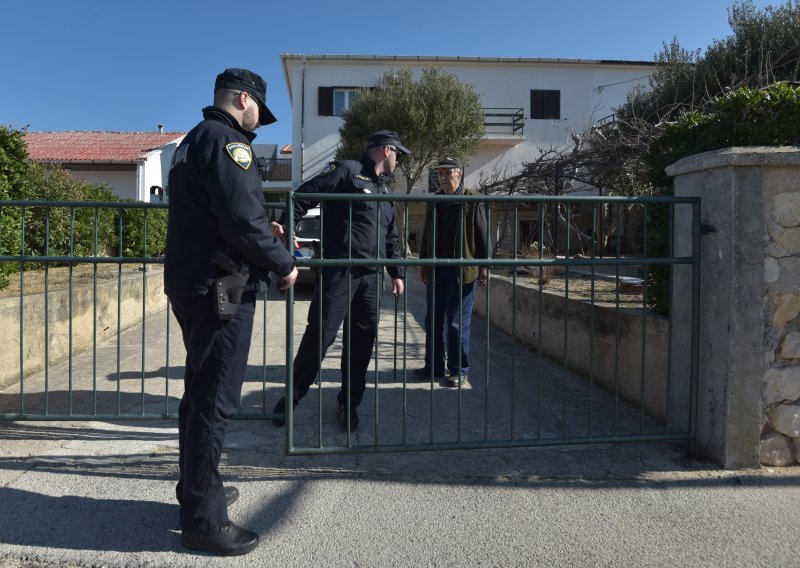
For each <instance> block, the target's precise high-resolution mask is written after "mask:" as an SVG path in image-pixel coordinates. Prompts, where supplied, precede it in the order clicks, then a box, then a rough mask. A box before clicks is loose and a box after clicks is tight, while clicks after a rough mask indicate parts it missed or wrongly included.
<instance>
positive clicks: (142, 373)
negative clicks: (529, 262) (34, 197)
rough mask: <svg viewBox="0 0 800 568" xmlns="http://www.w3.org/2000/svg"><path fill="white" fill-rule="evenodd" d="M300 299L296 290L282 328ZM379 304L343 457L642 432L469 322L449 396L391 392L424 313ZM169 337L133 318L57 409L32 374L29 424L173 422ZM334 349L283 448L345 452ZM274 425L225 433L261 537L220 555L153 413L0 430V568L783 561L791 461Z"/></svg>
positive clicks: (577, 384)
mask: <svg viewBox="0 0 800 568" xmlns="http://www.w3.org/2000/svg"><path fill="white" fill-rule="evenodd" d="M307 300H308V293H307V292H305V293H302V292H299V293H298V299H297V302H296V310H297V314H296V316H295V318H296V322H295V323H296V324H299V323H302V322H303V319H302V313H303V310H304V309H305V308H306V307H307ZM382 302H383V307H384V309H385V311H384V313H383V315H382V319H381V326H382V330H381V332H380V336H379V349H378V363H377V365H376V370H375V372H374V373H372V374H371V379H370V380H374V381H375V383H376V384H378V385H379V388H378V389H375V388H374V386H373V387H370V389H369V393H368V396H367V398H366V399H365V402H364V404H362V408H361V409H360V411H361V412H360V414H361V418H362V427H361V428H360V429H359V431H358V432H357V433H355V434H354V435H353V436H352V438H351V444H353V445H367V446H369V445H371V444H374V443H376V440H377V442H378V443H380V444H400V443H402V442H403V439H404V438H403V436H404V435H405V440H406V441H407V442H408V443H419V444H422V443H427V442H430V441H431V438H433V440H434V441H435V442H441V443H447V442H454V441H457V440H459V439H460V440H462V441H472V442H476V443H477V442H480V441H481V440H484V439H490V440H494V439H503V438H507V437H508V436H509V435H513V437H514V439H519V440H524V439H527V438H531V437H534V436H537V435H538V436H541V437H543V438H547V437H560V436H562V435H568V436H569V435H575V436H580V435H585V434H586V432H587V431H588V428H589V425H590V424H589V418H588V415H587V412H586V411H587V409H588V408H591V409H592V418H591V428H592V430H591V432H592V433H593V434H595V435H598V434H604V433H608V431H609V430H608V429H609V428H611V427H612V426H611V425H613V424H616V427H617V430H618V431H622V432H626V431H629V430H630V431H631V432H633V431H635V430H636V429H637V428H641V429H642V430H643V431H644V432H650V431H653V432H655V431H656V430H657V428H658V425H657V424H656V423H654V422H652V421H650V420H649V419H647V418H646V417H641V416H640V415H639V414H638V412H637V409H635V408H627V407H625V408H619V406H620V405H615V404H614V401H613V399H611V398H610V397H609V396H608V394H607V393H602V392H595V391H592V390H590V389H587V387H586V385H585V383H584V382H582V381H581V380H580V379H578V378H577V377H573V376H571V375H570V374H569V373H566V372H565V370H564V369H563V368H562V367H560V366H558V365H555V364H553V363H550V362H546V361H544V362H542V363H541V366H539V361H538V359H537V356H536V354H535V353H530V352H526V351H524V350H519V349H517V348H516V347H515V346H514V345H513V342H511V341H510V340H509V339H508V338H504V337H502V336H500V335H499V334H496V333H495V332H493V331H492V332H489V333H488V337H489V339H490V341H489V345H490V348H489V349H488V350H486V353H487V354H488V353H489V352H490V353H491V356H489V357H484V356H483V355H482V351H481V350H482V349H484V347H483V346H484V345H485V343H486V340H487V330H486V329H485V327H484V326H483V324H482V322H475V327H476V339H475V341H474V343H473V352H476V353H477V354H478V355H477V356H476V357H475V358H474V362H473V372H472V373H471V375H472V382H471V387H470V388H469V389H464V390H463V391H461V393H460V394H459V392H458V391H457V390H453V389H447V388H444V387H442V386H440V385H438V384H430V383H421V384H413V385H408V388H405V389H404V388H402V385H403V382H402V357H403V351H405V354H406V357H407V358H408V363H407V367H408V368H409V369H411V368H414V367H416V366H418V365H419V363H420V357H421V353H420V346H421V327H420V325H419V324H420V321H421V316H422V314H423V306H422V304H421V302H420V297H419V294H418V293H415V292H414V286H413V285H412V289H411V294H410V297H409V306H410V307H409V316H408V326H407V327H406V330H405V335H403V333H402V330H401V332H400V338H399V339H398V341H397V342H395V340H394V329H393V323H392V322H393V317H394V314H393V310H394V303H393V300H392V297H391V296H390V295H388V294H384V296H383V298H382ZM267 306H268V307H267V310H266V324H264V322H263V321H261V322H259V323H257V325H256V330H257V332H256V335H255V337H254V340H253V349H252V351H251V357H250V365H251V366H250V368H249V370H248V377H247V383H246V388H245V390H244V393H243V404H242V406H243V411H255V412H259V411H263V410H266V411H269V409H270V408H271V407H272V405H273V404H274V401H275V400H276V399H277V397H278V396H279V395H280V390H281V385H282V380H283V375H282V372H283V368H282V364H283V357H284V356H285V345H284V343H283V329H284V324H283V319H282V317H283V312H282V310H283V308H282V306H283V304H282V303H281V302H280V301H279V297H278V296H277V295H273V296H272V297H271V301H270V302H267ZM401 312H402V305H401ZM262 316H263V312H262ZM169 325H170V327H169V332H167V318H166V317H164V316H163V315H162V316H157V317H156V318H151V320H148V322H147V325H146V326H145V330H144V333H143V332H142V330H141V329H134V330H129V331H127V332H125V333H124V334H123V336H122V337H121V338H120V342H119V344H117V343H116V341H113V342H110V343H108V344H103V345H102V346H99V348H98V356H97V357H96V358H93V357H88V356H87V354H82V355H80V356H78V357H76V360H75V361H74V362H73V365H72V366H73V377H72V384H73V395H72V396H71V397H70V396H67V395H65V394H63V391H64V385H65V384H67V379H65V376H66V375H68V373H66V372H65V368H66V365H67V364H66V363H64V364H58V365H53V366H52V368H51V369H50V370H49V373H48V376H47V381H48V385H49V388H50V390H51V394H49V395H48V396H47V397H46V398H47V400H46V404H47V407H48V409H49V410H50V412H61V411H63V410H64V409H69V408H71V409H72V410H73V412H78V413H80V412H84V411H86V409H91V408H93V406H96V407H98V411H99V412H100V413H106V412H110V411H111V410H114V409H116V408H119V409H122V411H123V412H137V411H142V410H144V411H146V412H155V413H160V412H162V411H163V410H164V409H165V408H166V409H169V410H170V411H174V409H175V408H176V405H177V400H178V397H179V396H180V377H181V374H182V360H183V353H182V350H181V349H180V341H179V340H177V339H176V337H178V336H177V335H176V334H177V333H178V329H177V326H175V324H174V320H173V321H172V322H171V323H170V324H169ZM295 329H296V330H297V333H296V334H295V337H296V338H295V342H297V341H298V340H299V333H300V331H301V329H302V326H301V325H295ZM168 335H169V336H170V337H172V340H171V341H170V342H169V345H170V347H169V350H168V352H167V350H166V349H165V345H166V343H167V342H166V338H167V336H168ZM143 338H144V340H143ZM142 342H144V344H145V345H146V346H147V349H146V350H144V354H143V351H142V349H141V348H140V347H139V346H141V345H142ZM396 344H399V346H400V351H399V353H398V352H395V345H396ZM265 346H266V348H265ZM476 346H477V347H476ZM295 347H296V343H295ZM337 349H338V348H335V349H332V351H331V353H330V354H329V357H328V359H326V366H325V369H324V370H323V381H322V384H321V386H320V387H319V388H318V389H315V390H314V391H312V394H311V395H310V396H309V397H308V398H307V399H304V400H303V401H302V403H301V405H300V406H299V407H298V409H297V412H296V414H295V441H294V442H295V447H300V446H306V445H307V446H314V445H318V444H319V443H320V440H321V441H322V443H323V445H325V446H326V447H328V446H330V445H337V444H342V445H346V444H347V438H346V435H345V434H344V433H342V432H341V431H340V430H339V429H338V427H337V426H336V424H335V409H334V403H333V397H334V396H335V393H336V390H337V386H336V382H337V380H338V372H337V368H338V353H339V352H338V351H337ZM87 357H88V358H87ZM395 357H399V358H400V361H401V363H400V366H399V367H400V371H399V372H395V365H394V360H395ZM117 361H119V364H118V363H117ZM487 367H488V369H489V372H488V373H486V370H485V369H486V368H487ZM512 367H513V370H514V372H512ZM93 368H94V369H96V371H94V372H93V371H92V369H93ZM534 370H536V371H535V372H534ZM487 375H488V380H487V378H486V377H487ZM44 380H45V378H44V376H42V377H33V378H31V379H30V380H29V381H28V380H26V384H25V389H24V390H25V393H26V394H25V397H24V398H25V403H26V410H27V411H29V412H31V413H32V412H34V411H35V410H36V409H37V408H43V407H44V404H45V396H44V392H43V384H44ZM93 385H96V390H97V393H98V395H97V396H96V397H92V396H91V393H92V390H93ZM487 387H488V388H487ZM59 389H61V390H60V391H59ZM59 392H60V394H59ZM376 392H377V393H378V397H377V398H376V394H375V393H376ZM533 393H536V395H535V396H534V394H533ZM320 400H321V401H322V403H321V404H320ZM18 401H19V387H16V390H15V389H14V388H12V389H8V390H6V391H5V392H2V393H0V407H2V412H8V411H9V408H13V407H14V405H15V404H18ZM512 409H513V411H512ZM611 409H615V410H614V411H613V412H612V411H611ZM320 410H321V414H320ZM320 416H321V420H320ZM459 424H460V428H459ZM285 432H286V431H285V430H284V429H277V428H275V427H274V426H272V424H271V423H269V422H264V421H260V420H236V421H233V422H232V423H231V425H230V427H229V430H228V437H227V441H226V448H225V453H224V456H223V466H222V469H223V473H224V475H225V479H226V482H227V483H229V484H234V485H236V486H237V487H239V489H240V491H241V498H240V500H239V501H238V502H237V503H235V504H234V505H233V506H232V507H231V511H230V514H231V518H232V519H233V520H234V521H236V522H238V523H240V524H243V525H244V526H247V527H249V528H251V529H253V530H256V531H258V533H259V534H260V535H261V539H262V542H261V545H260V546H259V548H257V549H256V550H255V551H254V552H253V553H251V554H249V555H248V556H246V557H243V558H234V559H224V558H217V557H214V556H211V555H207V554H204V553H195V552H192V551H188V550H185V549H183V548H182V547H181V546H180V533H179V530H178V527H177V521H178V507H177V503H176V502H175V500H174V483H175V481H176V476H177V442H176V439H177V431H176V428H175V423H174V421H170V420H149V421H127V422H112V421H107V420H92V421H80V422H67V421H62V422H46V421H29V422H6V423H0V503H2V511H3V514H2V516H0V566H5V565H8V566H15V567H16V566H42V565H46V566H56V565H76V566H198V565H210V566H234V565H236V566H239V565H241V563H242V562H246V563H247V565H254V566H267V565H270V566H272V565H286V566H311V565H320V566H489V565H491V566H676V565H681V566H800V538H798V537H800V507H798V504H799V503H800V468H786V469H762V470H746V471H743V470H739V471H723V470H720V469H718V468H717V467H715V466H714V465H712V464H709V463H705V462H702V461H699V460H696V459H693V458H691V457H689V456H688V455H687V452H686V447H685V444H681V443H674V442H660V443H647V444H644V443H636V444H616V445H612V444H591V445H590V444H584V445H571V446H547V447H536V448H509V449H480V450H455V451H427V452H401V453H373V454H347V455H320V456H286V455H285V447H286V440H285ZM459 436H460V438H459Z"/></svg>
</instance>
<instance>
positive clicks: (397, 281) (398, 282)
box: [392, 278, 406, 296]
mask: <svg viewBox="0 0 800 568" xmlns="http://www.w3.org/2000/svg"><path fill="white" fill-rule="evenodd" d="M405 288H406V285H405V282H403V279H402V278H392V294H394V295H395V296H402V295H403V291H404V290H405Z"/></svg>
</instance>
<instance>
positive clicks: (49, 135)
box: [25, 131, 186, 202]
mask: <svg viewBox="0 0 800 568" xmlns="http://www.w3.org/2000/svg"><path fill="white" fill-rule="evenodd" d="M185 135H186V133H185V132H99V131H66V132H27V133H25V143H26V144H27V146H28V155H29V157H30V158H31V159H32V160H34V161H37V162H41V163H52V164H58V165H60V166H61V167H63V168H64V169H66V170H67V171H69V173H70V175H71V176H72V177H74V178H77V179H81V180H84V181H86V182H88V183H95V184H100V183H105V184H108V185H109V186H110V187H111V189H112V190H113V191H114V194H115V195H117V196H118V197H121V198H123V199H133V200H136V201H144V202H150V201H159V200H161V199H162V198H163V195H164V194H163V191H162V189H161V188H163V187H164V186H165V185H166V183H167V174H168V172H169V164H170V160H172V154H173V153H174V152H175V148H177V147H178V144H180V142H181V140H183V137H184V136H185Z"/></svg>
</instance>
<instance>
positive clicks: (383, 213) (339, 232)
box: [281, 154, 402, 278]
mask: <svg viewBox="0 0 800 568" xmlns="http://www.w3.org/2000/svg"><path fill="white" fill-rule="evenodd" d="M390 180H391V176H385V175H381V176H376V175H375V162H374V161H373V160H372V159H371V158H370V157H369V156H367V155H366V154H364V155H363V156H362V157H361V160H360V161H356V160H337V161H335V162H331V163H330V164H328V166H327V168H325V169H324V170H323V171H322V172H321V173H320V174H318V175H317V176H316V177H314V178H312V179H310V180H308V181H307V182H305V183H304V184H303V185H301V186H300V187H298V188H297V190H295V195H297V196H298V197H300V196H299V194H303V193H347V194H354V196H353V199H352V200H348V201H324V202H323V203H322V258H331V259H332V258H400V247H399V244H398V238H397V227H396V226H395V216H394V204H393V203H392V202H390V201H381V202H377V201H363V200H360V199H358V196H359V195H369V194H383V193H389V190H388V188H387V187H386V184H387V183H388V182H389V181H390ZM318 203H319V202H317V201H302V200H300V199H297V200H296V202H295V209H294V222H295V225H296V224H297V223H298V222H299V221H300V219H302V217H303V215H305V214H306V212H307V211H308V210H309V209H311V208H312V207H316V206H317V205H318ZM351 207H352V224H351V222H350V219H351V217H350V215H351V213H350V208H351ZM377 207H380V210H379V211H378V210H377V209H376V208H377ZM285 220H286V219H285V214H284V217H282V219H281V223H285ZM376 222H378V223H380V226H379V227H377V226H376ZM351 227H352V231H351ZM351 234H352V238H351ZM351 254H352V256H350V255H351ZM386 270H387V271H388V272H389V275H390V276H391V277H392V278H402V271H401V270H400V268H399V267H397V266H389V267H387V268H386Z"/></svg>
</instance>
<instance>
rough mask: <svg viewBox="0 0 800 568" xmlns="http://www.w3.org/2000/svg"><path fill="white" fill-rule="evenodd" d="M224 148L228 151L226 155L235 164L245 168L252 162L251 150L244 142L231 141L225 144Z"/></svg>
mask: <svg viewBox="0 0 800 568" xmlns="http://www.w3.org/2000/svg"><path fill="white" fill-rule="evenodd" d="M225 150H226V151H227V152H228V156H230V157H231V159H232V160H233V161H234V162H236V165H237V166H239V167H240V168H242V169H243V170H246V169H247V168H249V167H250V164H252V163H253V151H252V150H251V149H250V146H248V145H247V144H244V143H242V142H231V143H230V144H226V145H225Z"/></svg>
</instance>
